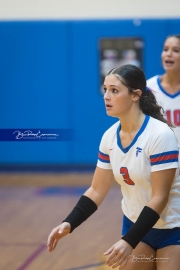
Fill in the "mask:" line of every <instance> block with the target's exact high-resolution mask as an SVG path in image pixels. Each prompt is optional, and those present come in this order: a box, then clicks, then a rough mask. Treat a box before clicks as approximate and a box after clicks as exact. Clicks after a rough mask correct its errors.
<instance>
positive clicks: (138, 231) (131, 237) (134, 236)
mask: <svg viewBox="0 0 180 270" xmlns="http://www.w3.org/2000/svg"><path fill="white" fill-rule="evenodd" d="M158 219H159V215H158V214H157V213H156V212H155V211H154V210H153V209H152V208H150V207H148V206H145V207H144V208H143V210H142V212H141V213H140V215H139V217H138V219H137V221H136V222H135V223H134V224H133V226H132V227H131V228H130V230H129V231H128V232H127V233H126V234H125V235H124V236H123V237H122V239H123V240H125V241H126V242H128V243H129V244H130V245H131V246H132V247H133V248H135V247H136V246H137V245H138V243H139V242H140V241H141V239H142V238H143V237H144V236H145V235H146V234H147V233H148V232H149V231H150V229H151V228H152V227H153V226H154V225H155V224H156V222H157V221H158Z"/></svg>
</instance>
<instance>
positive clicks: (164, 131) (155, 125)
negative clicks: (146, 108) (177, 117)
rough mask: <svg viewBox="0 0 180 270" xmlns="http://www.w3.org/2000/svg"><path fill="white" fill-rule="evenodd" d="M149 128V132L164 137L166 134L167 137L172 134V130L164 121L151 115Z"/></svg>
mask: <svg viewBox="0 0 180 270" xmlns="http://www.w3.org/2000/svg"><path fill="white" fill-rule="evenodd" d="M149 130H150V131H151V134H152V133H153V134H154V135H155V136H159V135H161V136H163V137H164V136H165V137H166V135H167V137H169V136H172V135H173V130H172V129H171V128H170V127H169V126H168V125H167V124H166V123H164V122H162V121H160V120H158V119H155V118H153V117H150V121H149ZM173 136H174V135H173Z"/></svg>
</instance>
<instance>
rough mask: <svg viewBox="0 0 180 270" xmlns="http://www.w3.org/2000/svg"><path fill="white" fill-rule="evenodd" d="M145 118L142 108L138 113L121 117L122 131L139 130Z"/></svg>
mask: <svg viewBox="0 0 180 270" xmlns="http://www.w3.org/2000/svg"><path fill="white" fill-rule="evenodd" d="M144 119H145V115H144V113H143V112H142V111H141V110H139V111H138V112H137V113H134V114H133V115H127V116H126V117H121V118H120V123H121V131H123V132H125V133H126V132H127V133H131V132H137V131H138V130H139V129H140V128H141V126H142V124H143V122H144Z"/></svg>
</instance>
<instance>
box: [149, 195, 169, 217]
mask: <svg viewBox="0 0 180 270" xmlns="http://www.w3.org/2000/svg"><path fill="white" fill-rule="evenodd" d="M167 202H168V197H167V196H157V195H156V196H153V197H152V199H151V200H150V202H149V203H148V205H147V206H148V207H150V208H152V209H153V210H154V211H155V212H156V213H158V214H159V215H160V214H161V213H162V211H163V210H164V208H165V207H166V205H167Z"/></svg>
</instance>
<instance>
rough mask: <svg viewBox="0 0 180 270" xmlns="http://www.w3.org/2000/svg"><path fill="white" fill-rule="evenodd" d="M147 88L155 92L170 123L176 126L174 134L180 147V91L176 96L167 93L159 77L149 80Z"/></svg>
mask: <svg viewBox="0 0 180 270" xmlns="http://www.w3.org/2000/svg"><path fill="white" fill-rule="evenodd" d="M147 86H148V87H149V88H151V89H152V90H154V91H155V92H153V94H154V95H155V97H156V100H157V102H158V103H159V105H160V106H161V107H162V108H163V109H164V111H165V113H166V116H167V119H168V121H169V122H170V123H172V124H174V125H175V126H176V128H174V132H175V135H176V138H177V140H178V144H179V147H180V91H179V92H178V93H176V94H169V93H167V92H166V90H165V89H164V88H163V87H162V85H161V82H160V76H159V75H157V76H154V77H152V78H150V79H149V80H147Z"/></svg>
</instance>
